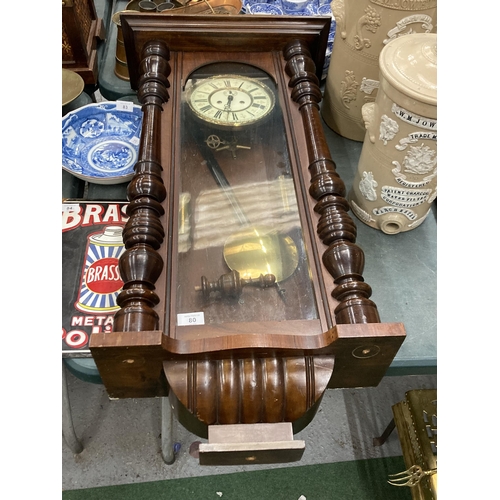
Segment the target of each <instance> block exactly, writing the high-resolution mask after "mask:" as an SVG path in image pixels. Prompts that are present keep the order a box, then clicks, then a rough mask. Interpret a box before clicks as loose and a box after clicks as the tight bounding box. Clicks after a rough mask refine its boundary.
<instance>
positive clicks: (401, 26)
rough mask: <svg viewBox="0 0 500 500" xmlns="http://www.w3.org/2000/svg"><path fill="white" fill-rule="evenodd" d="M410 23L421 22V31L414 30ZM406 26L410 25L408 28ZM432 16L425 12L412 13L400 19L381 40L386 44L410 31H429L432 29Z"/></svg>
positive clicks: (408, 33) (410, 32) (409, 33)
mask: <svg viewBox="0 0 500 500" xmlns="http://www.w3.org/2000/svg"><path fill="white" fill-rule="evenodd" d="M412 24H421V28H422V31H415V30H414V29H413V27H412V26H411V25H412ZM408 26H410V27H409V28H408ZM433 27H434V26H433V25H432V17H431V16H428V15H426V14H413V15H412V16H408V17H404V18H403V19H400V20H399V21H398V22H397V23H396V26H395V27H394V28H392V29H391V30H389V31H388V32H387V38H386V39H385V40H384V41H383V42H382V43H383V44H384V45H387V44H388V43H389V42H390V41H391V40H394V39H396V38H398V37H400V36H403V35H411V34H412V33H430V32H431V31H432V28H433Z"/></svg>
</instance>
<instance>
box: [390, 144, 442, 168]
mask: <svg viewBox="0 0 500 500" xmlns="http://www.w3.org/2000/svg"><path fill="white" fill-rule="evenodd" d="M436 163H437V158H436V151H435V150H434V149H431V148H430V147H429V146H426V145H425V144H424V143H422V144H421V145H420V146H410V148H409V150H408V152H407V153H406V155H405V157H404V160H403V167H404V168H403V171H404V172H408V173H411V174H418V175H425V174H428V173H429V172H431V171H432V170H433V169H434V168H435V167H436ZM392 164H393V165H396V167H397V168H398V169H399V170H401V165H400V164H399V162H398V161H396V160H394V161H393V162H392Z"/></svg>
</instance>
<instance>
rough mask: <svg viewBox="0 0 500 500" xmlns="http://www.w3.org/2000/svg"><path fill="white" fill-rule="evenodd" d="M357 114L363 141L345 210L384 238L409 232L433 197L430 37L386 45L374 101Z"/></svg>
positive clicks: (433, 46)
mask: <svg viewBox="0 0 500 500" xmlns="http://www.w3.org/2000/svg"><path fill="white" fill-rule="evenodd" d="M362 114H363V119H364V121H365V126H366V135H365V140H364V142H363V147H362V149H361V156H360V158H359V163H358V170H357V173H356V176H355V178H354V182H353V186H352V189H351V190H350V192H349V194H348V199H349V203H350V206H351V209H352V211H353V213H354V214H355V215H356V216H357V217H358V218H359V219H360V220H361V221H363V222H364V223H365V224H368V225H369V226H371V227H374V228H376V229H380V230H381V231H383V232H384V233H386V234H396V233H399V232H401V231H409V230H411V229H414V228H416V227H417V226H419V225H420V224H421V223H422V222H423V221H424V220H425V218H426V217H427V215H428V213H429V210H430V208H431V203H432V202H433V201H434V199H435V198H436V196H437V36H436V34H433V33H421V34H413V35H411V36H405V37H401V38H397V39H395V40H393V41H391V42H390V43H388V44H387V46H386V47H385V48H384V49H383V50H382V52H381V53H380V88H379V91H378V94H377V98H376V100H375V102H374V103H367V104H365V105H364V106H363V108H362Z"/></svg>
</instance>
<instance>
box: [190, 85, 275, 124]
mask: <svg viewBox="0 0 500 500" xmlns="http://www.w3.org/2000/svg"><path fill="white" fill-rule="evenodd" d="M187 100H188V104H189V107H190V108H191V110H192V111H193V112H194V113H195V114H196V116H198V118H201V119H202V120H204V121H206V122H209V123H212V124H215V125H221V126H224V127H226V126H227V127H240V126H244V125H250V124H253V123H256V122H258V121H259V120H262V119H263V118H264V117H266V116H268V115H269V113H270V112H271V111H272V109H273V108H274V103H275V98H274V92H273V91H272V90H271V88H269V87H268V86H267V85H265V84H264V83H262V82H261V81H259V80H256V79H253V78H247V77H245V76H240V75H218V76H214V77H211V78H207V79H204V80H201V81H199V82H196V84H194V85H193V87H192V88H191V89H190V91H189V93H188V99H187Z"/></svg>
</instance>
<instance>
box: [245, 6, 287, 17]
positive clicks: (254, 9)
mask: <svg viewBox="0 0 500 500" xmlns="http://www.w3.org/2000/svg"><path fill="white" fill-rule="evenodd" d="M247 12H248V13H249V14H253V15H259V14H265V15H268V16H282V15H283V11H282V10H281V8H280V7H279V6H277V5H272V4H269V3H253V4H251V5H249V6H248V8H247Z"/></svg>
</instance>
